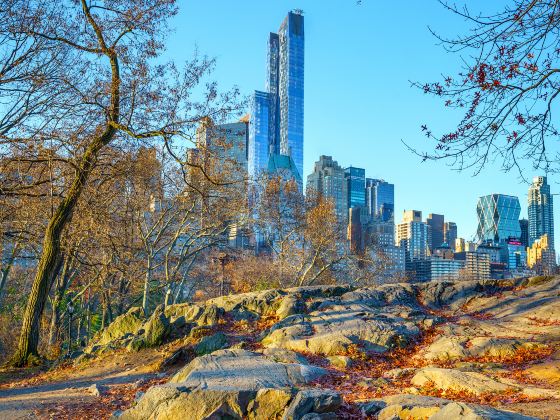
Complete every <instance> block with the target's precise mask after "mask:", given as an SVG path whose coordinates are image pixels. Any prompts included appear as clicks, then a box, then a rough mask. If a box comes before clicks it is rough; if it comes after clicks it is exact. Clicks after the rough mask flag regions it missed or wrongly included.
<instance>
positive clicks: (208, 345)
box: [194, 332, 227, 356]
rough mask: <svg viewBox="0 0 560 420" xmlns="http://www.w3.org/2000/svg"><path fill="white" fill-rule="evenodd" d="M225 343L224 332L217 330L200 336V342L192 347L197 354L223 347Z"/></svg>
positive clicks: (200, 354)
mask: <svg viewBox="0 0 560 420" xmlns="http://www.w3.org/2000/svg"><path fill="white" fill-rule="evenodd" d="M226 345H227V337H226V335H225V334H224V333H222V332H218V333H216V334H213V335H208V336H206V337H202V339H201V340H200V342H199V343H198V344H197V345H196V346H195V347H194V352H195V353H196V354H197V355H198V356H202V355H204V354H208V353H212V352H214V351H216V350H220V349H223V348H224V347H225V346H226Z"/></svg>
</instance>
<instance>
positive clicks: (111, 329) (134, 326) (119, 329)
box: [90, 307, 144, 348]
mask: <svg viewBox="0 0 560 420" xmlns="http://www.w3.org/2000/svg"><path fill="white" fill-rule="evenodd" d="M143 317H144V315H143V312H142V308H139V307H132V308H130V309H129V311H128V312H127V313H125V314H122V315H120V316H118V317H117V318H115V320H114V321H113V322H112V323H111V324H109V326H108V327H106V328H104V329H103V330H101V331H100V332H98V333H97V334H96V336H95V337H94V339H93V340H92V341H93V343H94V344H93V345H94V346H95V345H97V346H103V345H105V344H108V343H110V342H111V341H113V340H117V339H119V338H122V337H124V336H125V335H127V334H136V333H137V331H138V330H139V329H140V328H141V326H142V324H143V322H144V319H143ZM90 348H92V346H90Z"/></svg>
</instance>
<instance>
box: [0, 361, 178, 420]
mask: <svg viewBox="0 0 560 420" xmlns="http://www.w3.org/2000/svg"><path fill="white" fill-rule="evenodd" d="M165 356H166V353H164V352H161V351H157V350H145V351H141V352H139V353H134V354H129V353H126V352H121V353H115V354H112V355H110V356H109V357H106V358H103V359H100V360H96V361H95V362H93V363H91V364H89V365H86V366H84V367H82V368H79V369H73V368H66V369H64V368H61V369H56V370H54V371H51V372H46V373H42V374H39V375H35V376H31V377H27V378H24V379H15V380H13V378H15V377H17V376H21V374H22V372H21V371H12V372H10V371H5V372H3V375H2V376H3V378H2V379H1V380H0V419H2V420H4V419H6V420H8V419H10V420H11V419H36V418H56V419H59V418H77V417H79V418H80V419H82V420H83V419H89V418H91V419H100V418H107V417H108V416H109V415H110V414H111V413H112V412H113V411H116V410H118V409H122V408H127V407H128V406H129V405H130V404H131V403H132V401H133V400H134V398H135V396H136V394H137V393H138V392H143V391H145V390H146V389H147V388H148V387H149V386H151V385H152V384H154V383H158V382H161V381H165V380H166V378H167V377H168V376H169V375H171V374H172V373H173V371H174V369H171V370H169V369H168V370H163V371H161V372H160V371H159V364H160V363H161V361H162V360H163V359H164V358H165ZM10 376H11V377H12V380H10ZM92 385H95V386H97V388H98V389H99V390H100V391H101V395H95V391H94V390H92V389H91V388H90V387H92Z"/></svg>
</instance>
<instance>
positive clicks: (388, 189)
mask: <svg viewBox="0 0 560 420" xmlns="http://www.w3.org/2000/svg"><path fill="white" fill-rule="evenodd" d="M366 205H367V208H368V214H369V215H370V216H372V217H373V216H381V218H382V219H383V220H384V221H387V220H389V219H391V218H393V213H394V209H395V186H394V185H393V184H389V183H388V182H386V181H384V180H382V179H372V178H366Z"/></svg>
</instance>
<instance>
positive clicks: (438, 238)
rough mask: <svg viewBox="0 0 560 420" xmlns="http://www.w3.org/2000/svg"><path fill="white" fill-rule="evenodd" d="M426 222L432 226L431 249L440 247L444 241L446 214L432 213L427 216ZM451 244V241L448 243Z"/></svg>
mask: <svg viewBox="0 0 560 420" xmlns="http://www.w3.org/2000/svg"><path fill="white" fill-rule="evenodd" d="M426 224H427V225H428V226H429V227H430V250H431V251H432V252H433V250H434V249H436V248H437V247H440V246H441V245H442V244H443V243H444V242H445V240H444V216H443V215H442V214H433V213H430V214H429V215H428V217H427V218H426ZM448 244H449V243H448Z"/></svg>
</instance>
